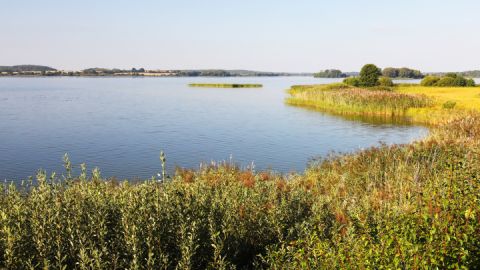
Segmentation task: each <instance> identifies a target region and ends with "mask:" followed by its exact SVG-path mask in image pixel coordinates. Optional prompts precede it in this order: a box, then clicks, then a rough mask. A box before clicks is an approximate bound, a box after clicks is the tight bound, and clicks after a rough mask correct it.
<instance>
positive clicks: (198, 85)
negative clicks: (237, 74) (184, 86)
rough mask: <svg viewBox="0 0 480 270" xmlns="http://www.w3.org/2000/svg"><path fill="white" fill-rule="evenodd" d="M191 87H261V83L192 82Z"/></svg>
mask: <svg viewBox="0 0 480 270" xmlns="http://www.w3.org/2000/svg"><path fill="white" fill-rule="evenodd" d="M188 86H190V87H210V88H260V87H263V85H261V84H237V83H234V84H228V83H191V84H189V85H188Z"/></svg>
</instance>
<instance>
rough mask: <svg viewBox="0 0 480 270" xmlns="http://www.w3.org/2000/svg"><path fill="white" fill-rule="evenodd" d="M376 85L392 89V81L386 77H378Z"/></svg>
mask: <svg viewBox="0 0 480 270" xmlns="http://www.w3.org/2000/svg"><path fill="white" fill-rule="evenodd" d="M378 85H380V86H386V87H392V86H393V81H392V79H390V78H388V77H380V79H378Z"/></svg>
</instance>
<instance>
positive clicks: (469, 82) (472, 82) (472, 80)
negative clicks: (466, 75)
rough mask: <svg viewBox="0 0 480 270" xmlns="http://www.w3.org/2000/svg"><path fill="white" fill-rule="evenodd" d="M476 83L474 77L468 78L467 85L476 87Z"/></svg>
mask: <svg viewBox="0 0 480 270" xmlns="http://www.w3.org/2000/svg"><path fill="white" fill-rule="evenodd" d="M475 85H476V84H475V80H474V79H467V84H466V86H467V87H474V86H475Z"/></svg>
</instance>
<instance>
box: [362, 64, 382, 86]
mask: <svg viewBox="0 0 480 270" xmlns="http://www.w3.org/2000/svg"><path fill="white" fill-rule="evenodd" d="M381 75H382V70H381V69H380V68H378V67H377V66H375V65H374V64H366V65H365V66H363V67H362V70H361V71H360V77H359V84H360V85H359V86H363V87H373V86H377V85H378V84H379V82H378V78H380V76H381Z"/></svg>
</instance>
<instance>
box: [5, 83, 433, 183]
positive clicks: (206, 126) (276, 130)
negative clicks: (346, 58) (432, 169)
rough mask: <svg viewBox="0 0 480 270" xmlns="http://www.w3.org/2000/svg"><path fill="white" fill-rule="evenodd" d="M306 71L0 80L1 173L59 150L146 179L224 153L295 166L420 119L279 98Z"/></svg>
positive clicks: (55, 158) (412, 130)
mask: <svg viewBox="0 0 480 270" xmlns="http://www.w3.org/2000/svg"><path fill="white" fill-rule="evenodd" d="M334 81H336V80H330V79H314V78H309V77H268V78H259V77H252V78H101V77H95V78H78V77H73V78H72V77H54V78H0V179H2V180H4V179H8V180H16V181H19V180H21V179H26V178H27V177H28V176H30V175H35V172H36V171H37V170H38V169H40V168H43V169H46V170H47V171H48V172H51V171H57V173H58V174H62V173H64V170H63V167H62V156H63V155H64V153H68V154H69V155H70V157H71V160H72V162H73V164H74V166H75V170H76V173H78V171H79V164H80V163H83V162H85V163H87V166H89V169H92V168H93V167H94V166H98V167H99V168H100V169H101V172H102V175H104V176H106V177H110V176H117V177H118V178H121V179H124V178H141V179H145V178H149V177H151V176H153V175H156V174H157V173H158V172H159V171H160V170H161V167H160V162H159V158H158V156H159V152H160V150H164V151H165V152H166V155H167V168H168V169H169V171H170V172H171V171H172V170H173V169H174V167H175V166H181V167H188V168H198V166H199V164H200V163H201V162H210V161H223V160H227V161H229V160H230V159H231V158H233V160H234V161H235V162H237V163H238V164H239V165H240V166H242V167H247V166H251V164H254V168H255V169H256V170H263V169H274V170H276V171H279V172H290V171H303V170H304V169H305V168H306V166H307V163H308V162H309V160H311V159H312V158H318V157H325V156H326V155H328V154H329V153H330V152H332V151H336V152H351V151H355V150H358V149H361V148H367V147H370V146H373V145H378V144H379V143H380V142H385V143H388V144H391V143H408V142H410V141H412V140H414V139H418V138H421V137H423V136H425V135H426V134H427V130H426V129H425V128H422V127H415V126H407V125H393V124H379V123H368V122H363V121H355V120H347V119H343V118H341V117H337V116H331V115H328V114H323V113H320V112H317V111H312V110H308V109H304V108H299V107H292V106H289V105H286V104H285V103H284V99H285V97H286V96H287V94H286V92H285V90H286V89H287V88H289V86H291V85H294V84H314V83H317V84H318V83H330V82H334ZM194 82H199V83H202V82H213V83H215V82H226V83H261V84H263V85H264V87H263V88H255V89H221V88H190V87H188V86H187V84H188V83H194Z"/></svg>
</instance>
